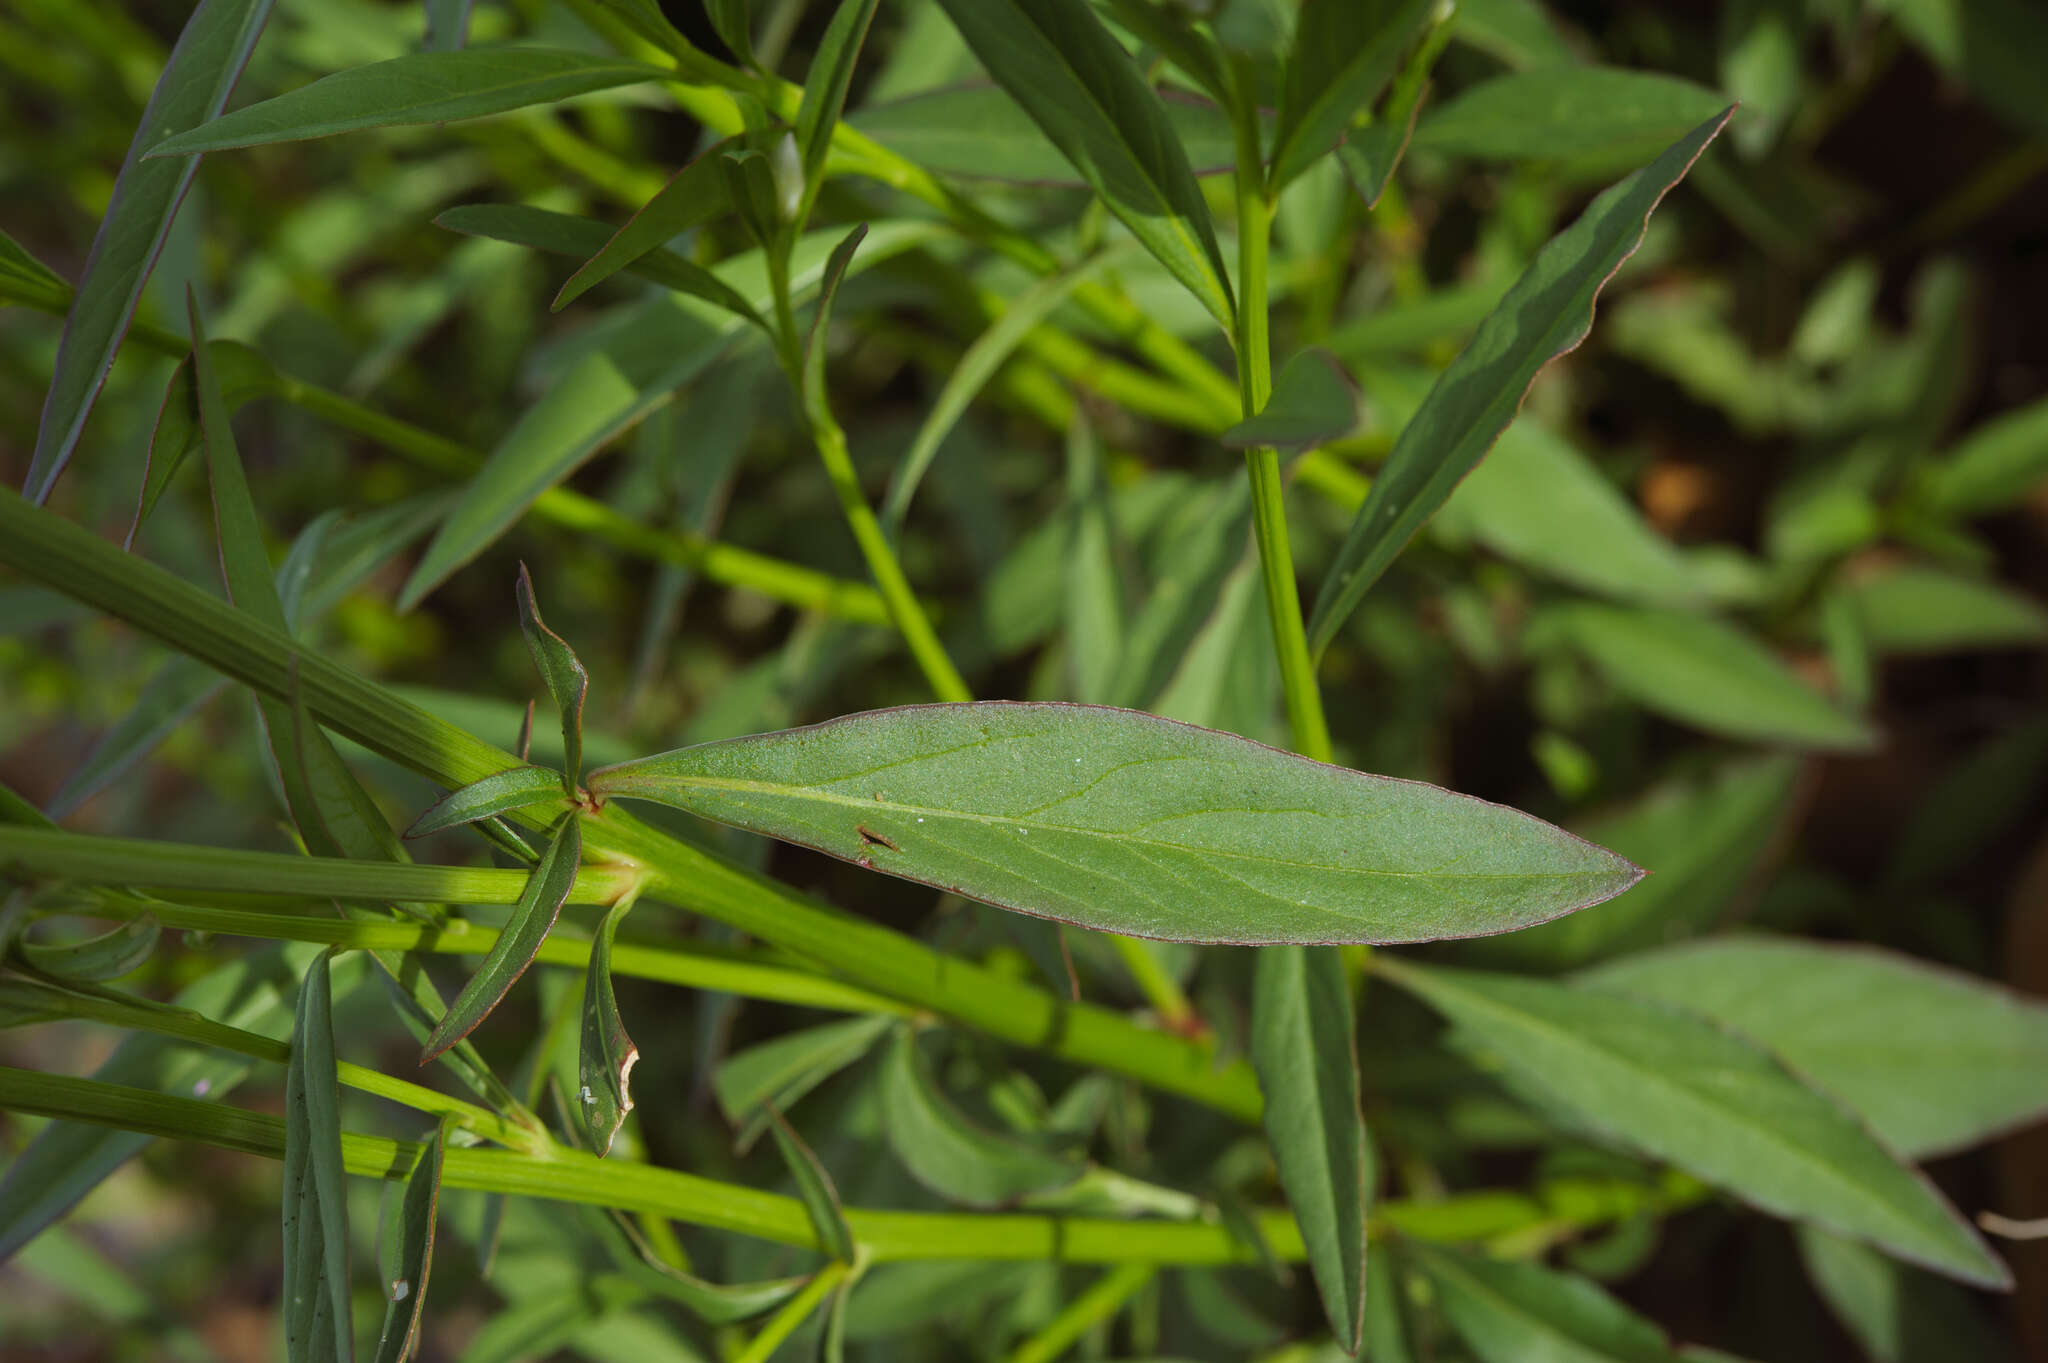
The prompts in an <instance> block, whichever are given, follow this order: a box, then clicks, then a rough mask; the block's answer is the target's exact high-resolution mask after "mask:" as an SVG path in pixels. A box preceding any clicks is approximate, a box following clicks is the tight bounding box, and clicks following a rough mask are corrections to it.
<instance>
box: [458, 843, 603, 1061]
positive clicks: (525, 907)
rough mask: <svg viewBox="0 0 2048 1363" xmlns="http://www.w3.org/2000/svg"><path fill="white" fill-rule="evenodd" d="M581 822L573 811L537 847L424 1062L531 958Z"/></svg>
mask: <svg viewBox="0 0 2048 1363" xmlns="http://www.w3.org/2000/svg"><path fill="white" fill-rule="evenodd" d="M582 830H583V826H582V824H581V823H580V822H579V821H578V820H577V819H576V817H575V816H574V815H571V816H568V817H566V818H564V819H563V820H562V822H561V824H560V825H559V826H558V827H557V828H556V829H555V834H554V837H553V838H552V839H550V840H549V842H548V846H547V850H546V851H545V852H542V853H541V857H540V864H539V865H537V866H535V867H534V868H533V874H532V875H531V876H529V877H528V878H527V882H526V890H525V892H524V893H523V894H521V895H520V897H519V902H518V903H517V904H515V905H514V906H513V907H512V917H511V919H510V921H508V922H507V923H506V925H505V930H504V931H503V932H502V933H500V934H499V936H498V940H497V942H496V944H495V945H493V946H492V947H491V950H490V954H489V955H487V956H485V957H484V962H483V964H482V965H480V966H478V967H477V972H476V974H474V975H472V976H470V979H469V983H468V984H465V985H464V986H463V987H462V992H461V993H460V994H458V995H456V997H455V1002H453V1003H451V1004H449V1005H448V1011H447V1013H446V1014H445V1015H444V1016H443V1017H442V1018H441V1021H440V1024H439V1025H438V1026H436V1027H435V1028H434V1031H433V1035H431V1036H429V1037H428V1038H427V1042H426V1047H425V1049H423V1050H422V1051H421V1052H420V1063H421V1064H425V1063H426V1062H427V1061H429V1060H432V1059H433V1058H434V1057H435V1056H437V1055H439V1054H441V1052H443V1051H445V1050H447V1049H448V1048H449V1047H450V1046H453V1045H454V1044H455V1043H456V1042H458V1041H461V1040H462V1039H463V1038H464V1037H466V1036H468V1035H469V1034H470V1033H471V1032H473V1031H475V1030H476V1026H477V1024H478V1023H480V1022H482V1021H483V1020H484V1018H485V1017H487V1016H489V1014H490V1011H491V1010H492V1009H493V1008H496V1007H497V1006H498V1001H499V1000H500V999H502V998H504V997H505V992H506V991H507V990H509V989H510V988H511V987H512V983H513V981H515V980H517V979H518V978H519V977H520V976H521V975H523V974H525V973H526V967H528V966H529V965H532V964H533V957H534V953H535V952H537V951H539V950H540V944H541V943H542V942H543V941H545V940H546V939H547V935H548V930H549V929H550V928H552V927H554V925H555V918H556V917H557V916H558V915H559V914H560V913H561V911H562V901H563V900H565V899H567V898H568V897H569V889H570V887H571V886H572V885H574V884H575V882H576V864H577V862H578V860H579V859H580V858H581V857H582V855H583V831H582Z"/></svg>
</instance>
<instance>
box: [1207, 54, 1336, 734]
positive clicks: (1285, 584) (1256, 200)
mask: <svg viewBox="0 0 2048 1363" xmlns="http://www.w3.org/2000/svg"><path fill="white" fill-rule="evenodd" d="M1238 91H1239V97H1238V99H1237V100H1236V105H1237V107H1236V109H1234V110H1233V117H1232V122H1233V123H1234V125H1235V128H1236V133H1237V241H1238V268H1237V377H1238V387H1239V389H1240V396H1241V398H1242V401H1243V414H1244V415H1245V416H1246V417H1251V416H1254V415H1256V414H1257V413H1258V412H1259V410H1260V409H1261V408H1263V407H1264V406H1265V405H1266V400H1267V399H1268V398H1269V397H1270V396H1271V395H1272V391H1273V354H1272V345H1271V342H1270V340H1269V338H1268V336H1267V330H1266V327H1267V318H1266V257H1267V252H1268V239H1269V237H1270V236H1271V229H1272V221H1273V205H1272V202H1271V201H1270V200H1269V199H1268V198H1267V197H1266V184H1265V169H1264V160H1263V157H1262V155H1261V153H1260V149H1259V114H1258V103H1257V100H1256V98H1255V97H1254V95H1253V87H1252V81H1251V71H1250V67H1249V65H1248V64H1240V66H1239V69H1238ZM1244 459H1245V467H1246V469H1247V470H1248V471H1249V472H1250V474H1251V480H1252V531H1253V534H1254V536H1255V537H1256V538H1257V540H1258V545H1259V570H1260V575H1261V577H1262V579H1263V581H1264V583H1265V588H1266V612H1267V614H1268V615H1269V616H1270V617H1271V618H1272V621H1273V651H1274V655H1275V657H1276V658H1277V659H1278V661H1279V664H1280V686H1281V691H1282V693H1283V694H1284V695H1285V696H1286V699H1287V727H1288V731H1289V732H1290V733H1291V734H1292V736H1293V739H1294V747H1295V750H1296V751H1297V752H1299V753H1301V755H1302V756H1304V757H1311V758H1314V759H1315V760H1316V761H1318V762H1328V761H1330V760H1331V759H1332V757H1334V756H1335V754H1334V752H1333V750H1332V749H1331V746H1330V727H1329V723H1328V721H1327V720H1325V719H1324V717H1323V696H1322V691H1321V690H1320V689H1319V688H1318V687H1317V685H1316V666H1315V659H1314V658H1313V657H1311V656H1310V654H1309V648H1308V634H1307V631H1306V630H1305V629H1304V628H1303V626H1302V619H1301V596H1300V588H1299V587H1298V586H1297V585H1296V583H1295V580H1294V553H1293V550H1292V548H1291V547H1290V546H1289V544H1288V536H1287V503H1286V484H1285V483H1284V482H1283V481H1282V479H1281V477H1280V454H1279V451H1277V450H1275V449H1274V448H1272V447H1271V446H1270V445H1257V446H1253V447H1252V448H1250V449H1248V450H1246V451H1245V452H1244Z"/></svg>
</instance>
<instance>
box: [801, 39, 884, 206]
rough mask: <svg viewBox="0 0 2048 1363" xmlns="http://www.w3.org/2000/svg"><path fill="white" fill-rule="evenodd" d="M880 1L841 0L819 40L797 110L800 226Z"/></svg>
mask: <svg viewBox="0 0 2048 1363" xmlns="http://www.w3.org/2000/svg"><path fill="white" fill-rule="evenodd" d="M879 4H880V0H839V8H838V9H836V10H834V11H833V13H832V22H831V23H830V24H827V25H826V26H825V34H824V36H823V37H822V38H820V39H819V40H818V50H817V52H816V54H814V55H813V56H812V58H811V69H810V71H809V72H808V73H807V74H806V75H805V76H804V95H803V100H802V101H801V103H799V104H798V106H797V111H796V145H797V153H798V155H799V156H800V157H801V158H802V161H803V176H804V192H803V207H802V208H801V209H799V210H798V211H797V214H796V216H795V222H796V223H797V225H798V226H799V227H801V226H802V224H803V222H804V220H805V219H806V218H808V217H809V216H810V206H811V202H812V200H814V199H816V198H817V196H818V185H819V184H820V183H821V182H822V181H823V180H824V178H825V156H826V154H827V153H828V152H830V151H831V150H832V132H833V129H835V128H837V127H838V126H839V113H840V111H841V110H842V109H844V108H845V107H846V91H847V88H848V87H849V86H851V85H852V84H853V68H854V63H855V62H856V61H857V60H858V59H859V57H860V49H861V44H862V43H863V42H865V41H866V40H867V36H868V26H869V25H870V24H872V23H873V22H874V19H875V9H876V7H877V6H878V5H879Z"/></svg>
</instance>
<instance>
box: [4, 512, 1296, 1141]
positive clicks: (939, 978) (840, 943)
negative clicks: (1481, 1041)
mask: <svg viewBox="0 0 2048 1363" xmlns="http://www.w3.org/2000/svg"><path fill="white" fill-rule="evenodd" d="M0 563H4V564H5V565H6V566H8V567H10V568H12V569H14V570H16V571H17V572H19V573H20V574H21V575H22V576H23V577H25V578H28V579H32V580H34V581H38V582H42V583H44V584H45V585H47V586H49V587H51V588H53V589H55V590H56V591H57V592H59V593H60V594H62V595H64V596H67V597H69V598H71V599H73V600H76V601H80V602H83V603H85V604H87V605H89V606H92V607H93V608H95V609H97V610H100V611H103V612H105V613H106V614H108V615H111V616H114V617H115V618H117V619H121V620H124V621H126V622H128V623H129V624H130V625H132V626H134V627H135V628H136V629H138V630H141V631H142V632H144V633H146V634H148V635H150V636H151V637H153V638H156V639H160V640H162V641H163V642H164V643H165V644H166V645H168V646H169V647H171V648H173V649H175V650H177V651H178V652H180V653H184V654H188V655H190V656H192V657H194V658H197V659H199V660H200V661H202V662H204V663H206V664H207V665H208V666H210V667H213V668H215V669H217V670H218V671H220V672H222V673H224V674H225V675H227V676H229V677H231V678H233V679H234V680H236V681H239V682H241V683H243V684H244V685H247V686H250V687H253V688H255V689H256V690H258V691H261V692H262V693H264V694H265V695H270V696H276V697H278V698H280V699H285V700H289V699H291V698H292V696H293V695H294V693H295V692H294V688H296V694H297V695H298V696H299V697H300V698H301V699H302V700H303V701H304V703H305V705H306V706H307V708H308V709H309V711H310V712H311V713H312V714H314V715H315V716H317V717H318V718H319V720H320V721H321V722H322V723H323V724H324V725H325V726H326V727H328V728H330V729H332V730H333V731H335V732H336V733H339V734H341V735H343V736H344V737H347V738H348V739H350V740H351V741H353V742H355V743H358V744H360V745H362V746H363V747H365V748H368V749H369V750H370V751H372V752H374V753H377V754H379V755H381V756H383V757H386V758H388V759H390V760H391V761H392V762H394V763H396V764H397V765H399V766H401V767H404V768H405V769H407V770H409V771H415V772H418V773H420V774H421V775H423V776H425V777H427V778H428V779H429V780H432V781H435V782H437V783H439V784H440V785H442V786H445V787H448V788H449V789H454V788H456V787H460V786H464V785H468V784H469V783H470V782H472V781H477V780H480V779H482V778H483V777H485V776H489V775H492V774H494V773H496V772H500V771H503V770H505V769H506V768H507V767H511V766H514V765H516V763H517V759H516V758H514V757H513V756H512V755H511V754H510V753H508V752H505V751H504V750H503V749H501V748H498V747H495V746H493V745H492V744H489V743H486V742H484V741H483V740H482V739H479V738H477V737H475V736H474V735H472V734H468V733H465V732H464V731H463V730H461V729H458V728H456V727H455V726H454V725H452V724H449V723H447V722H445V721H443V720H441V719H438V718H436V717H435V716H433V715H431V714H429V713H428V712H426V711H425V710H422V709H420V708H419V707H418V706H416V705H413V704H412V703H410V702H408V701H406V700H404V699H402V698H400V697H399V696H396V695H394V694H393V693H391V692H390V691H388V690H386V689H384V688H383V687H381V686H378V685H377V684H376V683H374V682H371V681H369V680H367V679H366V678H363V677H360V676H357V675H356V674H354V673H352V672H350V671H348V670H347V669H346V668H343V667H340V666H338V665H337V664H335V663H334V662H332V661H331V660H329V659H327V658H325V657H323V656H321V655H320V654H317V653H314V652H312V651H310V650H308V649H307V648H305V647H304V646H303V645H301V644H300V643H299V642H298V641H297V640H295V639H293V638H291V637H289V636H288V635H286V634H284V633H282V632H281V631H278V630H273V629H270V628H268V627H267V626H264V625H261V624H259V623H257V622H255V621H253V620H251V619H250V618H249V617H248V616H247V615H245V614H243V613H241V612H239V611H237V610H235V609H234V607H232V606H231V605H229V604H228V603H226V602H224V601H222V600H220V599H219V598H218V597H215V596H213V595H212V594H211V593H208V592H205V591H203V590H201V589H200V588H198V587H195V586H193V585H192V584H191V583H188V582H185V581H183V580H182V579H180V578H177V577H175V576H173V575H172V574H170V573H168V572H165V571H164V570H163V569H162V568H159V567H157V566H156V565H155V564H152V563H149V562H146V561H144V560H141V559H138V558H136V557H134V556H133V555H130V554H124V553H122V552H121V550H120V549H118V548H117V547H115V546H114V545H112V544H109V543H108V542H106V541H105V540H102V539H101V538H99V537H98V536H97V535H94V534H92V533H91V532H90V531H87V530H85V529H83V528H82V527H80V526H77V525H74V524H72V523H71V522H70V521H67V520H65V519H64V518H63V517H61V516H59V515H57V514H56V513H55V512H51V511H47V510H44V509H42V508H38V507H33V506H30V505H29V504H28V503H27V502H26V501H24V500H23V499H22V497H21V495H20V494H19V493H18V492H15V491H14V490H12V489H11V488H0ZM520 818H521V821H522V822H528V823H530V824H531V825H533V826H536V827H537V826H539V824H540V822H541V821H540V820H539V819H536V818H533V817H532V816H531V815H521V816H520ZM583 844H584V848H585V854H586V856H587V857H589V858H590V859H592V860H594V861H600V862H603V861H609V862H617V863H623V864H625V865H627V866H632V867H639V868H642V869H644V870H645V871H646V872H647V873H648V874H649V875H650V876H651V877H652V879H651V880H650V881H649V883H648V886H647V891H648V895H649V896H651V897H653V898H657V899H661V900H664V901H666V902H669V903H673V904H678V905H681V906H682V907H684V908H687V909H689V910H691V911H693V912H696V913H700V914H703V915H705V916H706V917H710V918H714V919H717V920H718V921H719V922H722V923H727V924H730V925H731V926H733V927H736V928H738V929H739V930H740V931H742V932H745V933H749V934H751V935H752V936H754V937H756V938H759V939H760V940H762V941H764V942H769V943H772V944H774V945H776V946H779V947H781V948H783V949H784V950H787V951H790V952H793V953H795V954H796V955H797V956H798V957H800V958H802V959H804V960H807V961H811V962H815V963H816V964H818V965H819V966H821V967H823V968H824V969H826V970H828V971H830V972H831V973H832V974H834V975H836V976H838V977H839V978H841V979H844V980H847V981H849V982H851V983H853V984H856V985H859V986H861V987H863V988H866V989H870V990H873V991H874V992H876V993H878V994H883V995H886V996H888V997H890V998H893V999H897V1000H900V1001H901V1002H903V1003H907V1004H910V1005H913V1006H915V1007H918V1008H923V1009H928V1010H930V1011H931V1012H933V1013H936V1014H939V1015H941V1016H943V1017H947V1018H950V1019H952V1020H953V1021H955V1022H957V1023H960V1024H961V1025H963V1026H967V1027H972V1028H975V1029H978V1030H980V1031H982V1032H984V1033H986V1034H987V1035H989V1036H992V1037H995V1038H997V1039H999V1040H1003V1041H1007V1042H1009V1043H1011V1044H1013V1045H1018V1046H1024V1047H1030V1048H1033V1049H1037V1050H1040V1051H1043V1052H1044V1053H1046V1054H1048V1055H1052V1056H1056V1057H1058V1058H1060V1059H1062V1060H1066V1061H1069V1062H1071V1063H1073V1064H1076V1065H1080V1066H1083V1067H1088V1068H1096V1069H1105V1070H1109V1071H1111V1072H1113V1073H1116V1074H1121V1075H1125V1076H1127V1077H1129V1078H1131V1079H1135V1080H1137V1081H1138V1082H1140V1083H1144V1084H1149V1085H1151V1086H1152V1087H1154V1088H1157V1089H1160V1090H1162V1091H1165V1092H1168V1093H1176V1094H1179V1095H1181V1096H1183V1097H1187V1098H1191V1099H1193V1100H1195V1101H1196V1102H1200V1103H1204V1104H1206V1105H1208V1106H1210V1107H1213V1108H1216V1109H1217V1110H1219V1111H1222V1112H1225V1113H1228V1114H1230V1115H1231V1116H1233V1117H1236V1118H1239V1119H1240V1120H1243V1121H1246V1122H1256V1121H1257V1120H1258V1118H1259V1112H1260V1108H1261V1100H1260V1097H1259V1087H1258V1082H1257V1080H1256V1079H1255V1078H1254V1076H1253V1074H1252V1070H1251V1066H1250V1065H1249V1064H1248V1063H1246V1062H1245V1061H1243V1060H1236V1061H1231V1062H1229V1063H1226V1064H1218V1063H1217V1059H1216V1048H1215V1045H1214V1042H1213V1041H1212V1040H1208V1039H1201V1040H1197V1039H1190V1038H1184V1037H1179V1036H1174V1035H1172V1034H1170V1033H1167V1032H1163V1031H1155V1030H1152V1029H1150V1028H1146V1027H1141V1026H1139V1025H1138V1024H1136V1023H1135V1022H1133V1021H1132V1020H1130V1019H1129V1018H1127V1017H1124V1016H1123V1015H1121V1014H1119V1013H1116V1012H1113V1011H1111V1010H1109V1009H1105V1008H1097V1007H1094V1006H1092V1005H1088V1004H1080V1003H1069V1002H1066V1001H1065V1000H1062V999H1059V998H1057V997H1055V996H1054V995H1052V994H1051V993H1048V992H1047V991H1045V990H1043V989H1039V988H1036V987H1034V986H1032V985H1028V984H1024V983H1021V982H1019V981H1017V980H1012V979H1009V978H1006V977H1005V976H1003V975H1001V974H998V973H997V972H995V971H992V970H989V969H986V968H984V967H981V966H978V965H976V964H974V963H972V962H969V961H962V960H959V959H956V958H954V957H951V956H947V955H945V954H943V953H941V952H938V951H934V950H933V949H932V948H930V947H928V946H925V945H924V944H923V943H921V942H918V941H916V940H915V939H913V938H911V937H908V936H906V935H905V934H903V933H899V932H895V931H893V930H891V929H888V928H884V927H880V926H878V925H876V924H873V923H869V922H867V921H865V920H863V919H860V918H856V917H854V916H852V915H850V914H847V913H844V912H841V911H840V910H838V909H835V908H833V907H832V906H831V905H829V904H826V903H824V902H823V901H821V900H818V899H816V898H813V897H811V896H809V895H806V894H803V893H801V892H800V891H797V890H795V889H792V888H791V887H789V886H787V885H783V884H781V883H780V882H778V881H776V880H774V879H773V878H771V877H769V876H766V875H764V874H762V873H760V872H757V871H754V870H751V869H749V868H747V867H744V866H741V865H739V864H738V863H736V862H734V861H731V860H729V859H727V858H725V857H722V856H719V855H717V854H714V853H711V852H708V851H705V850H703V849H701V848H697V847H693V846H691V845H690V844H688V843H685V842H683V841H681V840H679V839H676V838H672V837H669V836H667V835H665V834H663V833H660V832H658V831H657V830H655V829H653V828H651V827H649V826H648V825H646V824H645V823H643V822H641V821H640V820H639V819H637V818H634V817H633V816H632V815H631V814H629V813H627V812H626V811H624V810H622V809H620V808H619V807H618V806H617V805H615V804H614V805H607V806H605V807H604V809H603V810H602V811H600V812H599V813H597V814H596V815H594V816H591V817H587V818H586V819H585V820H584V835H583ZM373 869H374V868H373ZM389 869H392V870H399V869H403V868H398V867H392V868H389Z"/></svg>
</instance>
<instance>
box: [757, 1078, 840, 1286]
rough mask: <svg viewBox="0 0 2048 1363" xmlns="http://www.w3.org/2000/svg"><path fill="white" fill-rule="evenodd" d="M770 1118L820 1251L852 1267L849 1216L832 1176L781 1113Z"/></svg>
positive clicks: (769, 1124)
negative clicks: (843, 1206) (840, 1201)
mask: <svg viewBox="0 0 2048 1363" xmlns="http://www.w3.org/2000/svg"><path fill="white" fill-rule="evenodd" d="M768 1117H769V1121H768V1129H769V1130H770V1131H773V1132H774V1133H775V1147H776V1149H778V1150H780V1151H781V1152H782V1162H783V1163H784V1164H786V1165H788V1166H789V1173H790V1177H791V1178H793V1179H795V1181H796V1191H797V1196H798V1198H799V1199H801V1200H802V1202H803V1204H804V1211H805V1213H806V1214H808V1215H809V1216H810V1218H811V1229H812V1230H814V1231H816V1232H817V1233H818V1247H819V1248H820V1249H822V1250H824V1251H825V1253H827V1254H829V1255H830V1256H832V1257H833V1258H834V1259H837V1260H839V1261H840V1262H841V1263H849V1264H850V1263H852V1262H853V1255H854V1245H853V1232H852V1231H851V1230H849V1229H848V1228H847V1225H846V1213H845V1211H844V1210H843V1209H842V1208H841V1207H840V1205H839V1190H838V1189H837V1188H835V1187H833V1186H832V1175H831V1174H829V1173H827V1172H826V1171H825V1166H824V1165H823V1164H821V1163H819V1162H818V1157H817V1155H816V1154H815V1153H813V1152H812V1150H811V1147H810V1146H808V1145H805V1144H804V1140H803V1137H801V1136H799V1135H797V1134H796V1131H795V1130H794V1129H793V1128H792V1127H791V1126H790V1124H789V1123H788V1122H786V1121H784V1120H783V1119H782V1115H781V1114H780V1113H778V1112H774V1111H772V1110H771V1111H770V1112H769V1114H768Z"/></svg>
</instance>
